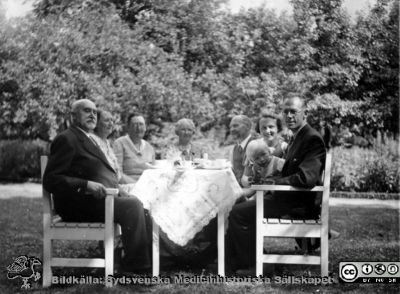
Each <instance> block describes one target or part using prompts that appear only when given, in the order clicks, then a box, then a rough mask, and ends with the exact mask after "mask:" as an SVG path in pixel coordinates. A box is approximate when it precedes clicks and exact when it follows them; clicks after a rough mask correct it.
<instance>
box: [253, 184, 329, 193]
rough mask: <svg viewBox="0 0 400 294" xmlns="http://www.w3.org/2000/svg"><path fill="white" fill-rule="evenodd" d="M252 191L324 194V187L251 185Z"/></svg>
mask: <svg viewBox="0 0 400 294" xmlns="http://www.w3.org/2000/svg"><path fill="white" fill-rule="evenodd" d="M250 189H252V190H256V191H312V192H323V191H324V189H325V187H324V186H315V187H314V188H312V189H309V188H301V187H293V186H289V185H251V187H250Z"/></svg>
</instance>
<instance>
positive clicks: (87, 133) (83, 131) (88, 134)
mask: <svg viewBox="0 0 400 294" xmlns="http://www.w3.org/2000/svg"><path fill="white" fill-rule="evenodd" d="M76 128H77V129H78V130H80V131H81V132H82V133H84V134H85V135H86V136H88V137H89V136H90V133H89V132H86V131H85V130H84V129H82V128H80V127H78V126H76Z"/></svg>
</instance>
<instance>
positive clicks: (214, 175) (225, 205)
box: [128, 168, 242, 246]
mask: <svg viewBox="0 0 400 294" xmlns="http://www.w3.org/2000/svg"><path fill="white" fill-rule="evenodd" d="M128 193H129V194H132V195H135V196H136V197H138V198H139V199H140V200H141V201H142V203H143V206H144V208H146V209H148V210H149V211H150V213H151V215H152V217H153V219H154V221H155V222H156V223H157V224H158V225H159V226H160V228H161V229H162V230H163V231H164V232H165V233H166V234H167V235H168V237H169V239H171V240H172V241H173V242H175V243H176V244H178V245H181V246H184V245H186V243H187V242H188V241H189V240H191V239H192V238H193V237H194V236H195V235H196V233H198V232H199V231H201V229H202V228H203V227H204V226H206V225H207V224H208V223H209V222H210V220H211V219H213V218H214V217H215V216H216V215H217V213H228V212H229V211H230V210H231V209H232V206H233V205H234V203H235V201H236V199H237V198H239V197H240V196H241V194H242V189H241V187H240V186H239V184H238V183H237V181H236V179H235V176H234V174H233V172H232V170H231V169H230V168H227V169H221V170H201V169H195V170H186V171H183V172H182V171H176V170H174V169H149V170H145V171H144V172H143V174H142V176H141V177H140V179H139V181H138V182H137V183H136V184H134V185H129V187H128Z"/></svg>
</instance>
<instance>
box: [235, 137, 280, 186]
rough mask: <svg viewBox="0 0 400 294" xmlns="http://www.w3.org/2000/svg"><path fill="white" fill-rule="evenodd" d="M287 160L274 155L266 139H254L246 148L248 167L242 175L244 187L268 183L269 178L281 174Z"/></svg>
mask: <svg viewBox="0 0 400 294" xmlns="http://www.w3.org/2000/svg"><path fill="white" fill-rule="evenodd" d="M284 163H285V160H284V159H282V158H279V157H276V156H273V155H272V154H271V152H270V149H269V148H268V145H267V144H266V143H265V142H264V140H262V139H261V140H254V141H251V142H250V143H249V145H248V146H247V149H246V167H245V170H244V173H243V177H242V185H243V187H250V185H251V184H265V183H268V180H269V178H271V177H274V176H277V175H279V173H280V172H281V171H282V167H283V164H284Z"/></svg>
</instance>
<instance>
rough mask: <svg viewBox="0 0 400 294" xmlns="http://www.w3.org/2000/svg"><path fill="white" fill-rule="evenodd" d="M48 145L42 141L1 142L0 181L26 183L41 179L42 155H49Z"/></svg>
mask: <svg viewBox="0 0 400 294" xmlns="http://www.w3.org/2000/svg"><path fill="white" fill-rule="evenodd" d="M47 149H48V143H46V142H44V141H41V140H33V141H24V140H5V141H0V179H2V180H7V181H24V180H28V179H30V178H35V179H39V178H40V155H43V154H47Z"/></svg>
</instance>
